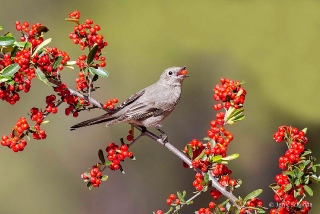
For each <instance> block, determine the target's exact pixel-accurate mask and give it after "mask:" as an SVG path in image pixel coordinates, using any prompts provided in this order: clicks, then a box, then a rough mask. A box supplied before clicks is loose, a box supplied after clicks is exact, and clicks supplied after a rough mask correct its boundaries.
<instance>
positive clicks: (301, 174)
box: [296, 171, 304, 178]
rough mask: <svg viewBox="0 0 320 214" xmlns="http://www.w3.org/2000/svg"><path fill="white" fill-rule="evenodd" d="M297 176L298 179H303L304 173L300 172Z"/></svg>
mask: <svg viewBox="0 0 320 214" xmlns="http://www.w3.org/2000/svg"><path fill="white" fill-rule="evenodd" d="M296 175H297V178H301V177H302V176H303V175H304V172H301V171H299V172H298V173H297V174H296Z"/></svg>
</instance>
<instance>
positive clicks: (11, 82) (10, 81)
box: [7, 80, 15, 85]
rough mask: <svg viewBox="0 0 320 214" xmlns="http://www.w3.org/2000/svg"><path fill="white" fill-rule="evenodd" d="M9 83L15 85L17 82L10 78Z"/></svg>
mask: <svg viewBox="0 0 320 214" xmlns="http://www.w3.org/2000/svg"><path fill="white" fill-rule="evenodd" d="M7 84H8V85H14V84H15V81H14V80H8V81H7Z"/></svg>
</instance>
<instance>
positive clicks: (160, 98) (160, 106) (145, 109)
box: [70, 66, 188, 140]
mask: <svg viewBox="0 0 320 214" xmlns="http://www.w3.org/2000/svg"><path fill="white" fill-rule="evenodd" d="M185 69H186V66H184V67H171V68H168V69H166V70H164V72H163V73H162V74H161V76H160V78H159V80H158V81H157V82H156V83H154V84H153V85H150V86H148V87H146V88H145V89H142V90H141V91H139V92H137V93H135V94H133V95H132V96H130V97H129V98H128V99H126V100H125V101H124V102H123V103H122V104H121V105H119V106H118V107H117V108H116V109H115V110H114V111H112V112H110V113H106V114H104V115H101V116H99V117H95V118H93V119H90V120H86V121H83V122H81V123H78V124H76V125H74V126H72V127H71V128H70V131H72V130H75V129H78V128H81V127H85V126H91V125H95V124H99V123H106V127H109V126H113V125H115V124H118V123H129V124H135V125H138V126H141V127H142V129H143V130H144V131H145V130H146V127H154V128H155V129H157V130H158V131H160V132H161V133H162V134H163V135H162V139H163V140H167V136H166V135H165V133H164V132H163V131H162V130H161V129H160V127H161V125H160V123H161V122H162V121H163V120H164V119H165V118H166V117H167V116H168V115H169V114H170V113H171V112H172V111H173V109H174V108H175V107H176V105H177V104H178V102H179V100H180V97H181V86H182V82H183V80H184V79H185V78H186V77H188V75H186V72H185V71H184V70H185Z"/></svg>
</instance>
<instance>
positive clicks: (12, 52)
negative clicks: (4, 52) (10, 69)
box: [10, 45, 19, 59]
mask: <svg viewBox="0 0 320 214" xmlns="http://www.w3.org/2000/svg"><path fill="white" fill-rule="evenodd" d="M18 50H19V48H18V46H16V45H15V46H14V47H13V49H12V51H11V55H10V57H11V58H12V59H13V58H14V57H15V56H16V53H17V51H18Z"/></svg>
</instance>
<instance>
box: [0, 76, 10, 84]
mask: <svg viewBox="0 0 320 214" xmlns="http://www.w3.org/2000/svg"><path fill="white" fill-rule="evenodd" d="M8 80H11V78H10V77H3V76H0V83H3V82H7V81H8Z"/></svg>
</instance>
